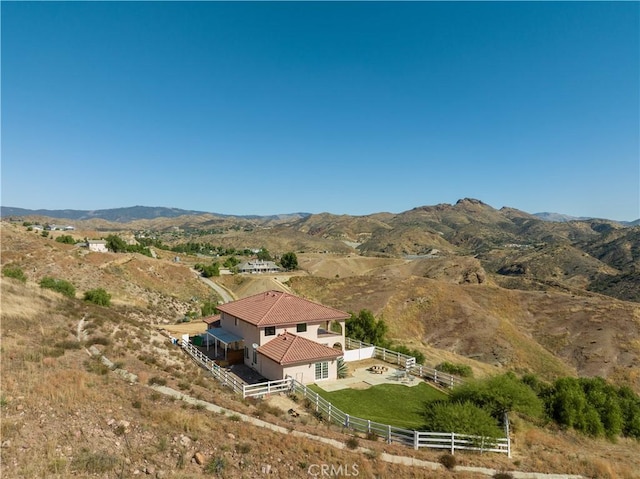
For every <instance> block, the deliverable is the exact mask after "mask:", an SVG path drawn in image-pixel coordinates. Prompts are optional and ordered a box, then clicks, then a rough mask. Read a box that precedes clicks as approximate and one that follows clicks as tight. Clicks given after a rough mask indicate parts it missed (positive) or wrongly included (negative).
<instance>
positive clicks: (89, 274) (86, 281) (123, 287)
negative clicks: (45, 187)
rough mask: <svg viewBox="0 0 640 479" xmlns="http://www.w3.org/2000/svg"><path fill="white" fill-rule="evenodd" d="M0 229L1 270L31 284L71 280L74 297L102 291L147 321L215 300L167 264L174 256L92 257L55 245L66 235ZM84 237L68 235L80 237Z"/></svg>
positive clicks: (184, 271)
mask: <svg viewBox="0 0 640 479" xmlns="http://www.w3.org/2000/svg"><path fill="white" fill-rule="evenodd" d="M0 228H1V229H0V232H1V234H2V265H3V266H5V265H8V264H11V265H14V266H18V267H20V268H21V269H22V270H23V271H24V272H25V274H26V276H27V278H28V279H29V280H30V281H33V282H36V283H37V282H39V281H40V280H41V279H42V278H43V277H45V276H50V277H53V278H56V279H63V280H66V281H70V282H71V283H72V284H73V285H74V286H75V287H76V294H77V296H78V297H81V296H82V295H83V293H84V292H85V291H87V290H90V289H95V288H104V289H105V290H106V291H107V292H108V293H109V294H111V296H112V302H113V303H114V304H117V305H128V306H134V307H135V308H136V309H143V310H145V311H146V313H148V314H149V317H150V318H152V319H150V320H151V321H152V322H158V323H159V322H167V321H170V322H173V321H175V320H177V319H179V318H181V317H183V316H184V314H185V313H186V312H187V311H190V310H193V309H198V307H199V306H198V303H196V302H194V301H193V300H192V299H193V298H198V299H199V300H204V299H207V298H212V299H214V300H217V297H216V296H215V293H214V292H213V291H212V290H211V289H210V288H208V287H206V286H204V285H203V284H202V283H201V282H200V281H199V280H198V278H197V277H196V275H195V274H194V273H193V272H192V271H190V269H189V268H188V267H187V266H185V265H183V264H181V263H174V262H173V261H172V258H174V256H175V255H173V254H169V253H165V252H162V255H161V257H160V258H159V259H153V258H149V257H147V256H144V255H140V254H133V253H131V254H129V253H117V254H116V253H95V252H89V251H88V250H87V249H86V248H81V247H79V246H77V245H68V244H63V243H58V242H56V241H55V239H54V238H55V237H57V236H60V235H62V234H69V233H66V232H65V233H62V232H52V234H51V235H50V237H48V238H43V237H42V236H41V235H40V234H39V233H37V232H29V231H26V229H25V228H24V227H23V226H21V225H16V224H9V223H6V222H1V223H0ZM86 233H87V232H86V231H75V232H73V233H72V235H73V236H74V237H76V238H77V239H82V238H83V237H85V236H87V234H86ZM89 237H91V236H89Z"/></svg>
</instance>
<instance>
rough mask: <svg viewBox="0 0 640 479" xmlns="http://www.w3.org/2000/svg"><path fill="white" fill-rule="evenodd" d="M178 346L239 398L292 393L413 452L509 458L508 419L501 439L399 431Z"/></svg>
mask: <svg viewBox="0 0 640 479" xmlns="http://www.w3.org/2000/svg"><path fill="white" fill-rule="evenodd" d="M351 341H353V340H351ZM180 344H181V346H182V349H184V351H185V352H187V353H188V354H189V355H190V356H191V357H192V358H193V359H194V360H195V361H196V362H197V363H198V364H200V365H201V366H202V367H204V368H205V369H207V370H208V371H210V372H211V374H213V376H214V377H215V378H216V379H217V380H219V381H220V382H221V383H222V384H224V385H225V386H228V387H230V388H231V389H232V390H233V391H234V392H236V393H238V394H240V395H242V397H243V398H247V397H258V398H262V397H266V396H268V395H270V394H280V393H289V394H291V393H295V394H297V395H299V396H302V398H303V400H304V401H306V402H307V405H308V406H309V408H310V409H312V410H314V411H315V413H316V415H317V416H318V418H319V419H323V420H327V421H330V422H333V423H336V424H339V425H341V426H343V427H344V428H347V429H351V430H354V431H358V432H362V433H366V434H375V435H376V436H379V437H382V438H384V439H385V440H386V441H387V442H388V443H391V442H397V443H400V444H404V445H406V446H410V447H413V448H414V449H419V448H421V447H427V448H431V449H443V450H447V451H449V452H450V453H451V454H454V453H455V451H461V450H467V451H479V452H497V453H503V454H507V455H508V456H509V457H511V441H510V439H509V433H508V418H507V421H506V431H505V437H501V438H490V437H481V436H469V435H464V434H456V433H441V432H423V431H412V430H409V429H402V428H398V427H395V426H391V425H388V424H381V423H377V422H373V421H370V420H368V419H362V418H359V417H355V416H351V415H349V414H347V413H345V412H343V411H341V410H340V409H338V408H336V407H335V406H333V405H332V404H331V403H330V402H329V401H327V400H326V399H324V398H323V397H322V396H320V395H319V394H318V393H316V392H315V391H312V390H311V389H309V388H308V387H306V386H305V385H304V384H302V383H300V382H298V381H296V380H295V379H293V378H286V379H281V380H279V381H268V382H264V383H259V384H247V383H245V382H244V381H242V380H240V379H239V378H238V377H236V376H235V375H233V374H230V373H228V372H227V371H226V370H225V369H224V368H221V367H220V366H218V365H217V364H216V363H214V362H213V361H211V360H210V359H209V358H208V357H207V356H205V355H204V354H202V352H201V351H200V350H199V349H198V348H196V347H195V346H193V345H192V344H190V343H189V341H188V340H186V339H183V340H182V341H181V343H180ZM347 344H349V338H347ZM363 344H364V343H363ZM378 349H381V350H382V349H384V348H376V354H378V352H377V350H378ZM385 351H388V350H384V351H382V353H381V354H382V355H383V357H386V358H392V356H389V355H386V353H385ZM391 353H393V354H394V355H400V356H402V358H401V357H400V356H397V357H396V359H397V360H398V361H402V362H398V363H397V364H403V363H405V358H408V357H409V356H405V355H402V354H400V353H396V352H394V351H391ZM394 357H395V356H394ZM385 360H388V359H385ZM419 368H421V366H414V367H412V368H411V373H412V374H416V372H418V373H420V374H421V373H422V371H421V370H420V369H419ZM432 371H435V370H432ZM436 373H437V371H436ZM438 374H444V373H438ZM445 376H448V375H445ZM456 379H457V378H456ZM434 380H435V379H434ZM445 384H449V382H448V381H447V382H446V383H445ZM451 384H453V382H451Z"/></svg>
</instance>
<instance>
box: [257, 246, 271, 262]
mask: <svg viewBox="0 0 640 479" xmlns="http://www.w3.org/2000/svg"><path fill="white" fill-rule="evenodd" d="M258 259H259V260H261V261H271V254H269V251H267V248H264V247H262V248H260V251H258Z"/></svg>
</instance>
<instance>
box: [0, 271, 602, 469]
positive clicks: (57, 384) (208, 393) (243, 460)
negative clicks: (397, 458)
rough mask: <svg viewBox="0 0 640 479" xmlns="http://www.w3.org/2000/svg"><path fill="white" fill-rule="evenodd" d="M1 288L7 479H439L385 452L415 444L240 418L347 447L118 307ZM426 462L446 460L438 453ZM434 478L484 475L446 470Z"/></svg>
mask: <svg viewBox="0 0 640 479" xmlns="http://www.w3.org/2000/svg"><path fill="white" fill-rule="evenodd" d="M1 286H2V291H1V292H2V322H1V328H0V333H1V335H2V363H1V369H0V372H1V379H2V393H1V398H0V414H1V443H2V447H1V449H0V460H1V474H2V477H3V479H11V478H20V479H22V478H37V477H42V478H44V477H46V478H70V477H97V478H105V479H107V478H120V477H122V478H126V477H135V476H136V475H141V477H153V478H180V479H186V478H194V477H225V478H242V477H275V478H306V477H309V475H308V468H309V466H310V465H311V464H315V463H318V464H336V466H337V465H338V464H349V465H351V464H357V465H358V470H359V471H360V474H362V475H363V477H374V476H376V475H377V476H383V477H391V476H397V477H407V478H410V477H413V478H420V477H436V473H429V472H428V471H427V470H424V469H420V468H410V467H406V466H401V465H392V464H389V463H386V462H383V461H380V460H378V459H377V458H376V457H377V454H379V452H381V450H382V448H383V447H384V448H385V449H386V450H387V451H388V452H391V453H395V454H398V453H399V452H409V451H410V450H407V449H406V448H401V447H399V446H389V447H385V446H384V444H383V443H381V442H380V443H373V442H371V443H370V446H371V447H373V448H374V449H377V450H378V451H379V452H377V453H373V454H369V455H365V454H362V453H357V452H353V451H350V450H349V449H347V448H345V449H344V450H340V449H336V448H333V447H331V446H327V445H325V444H322V443H320V442H317V441H312V440H307V439H304V438H301V437H292V436H290V435H287V434H277V433H274V432H272V431H269V430H267V429H263V428H260V427H256V426H253V425H250V424H247V423H245V422H244V421H241V420H240V416H239V415H238V414H246V415H248V416H250V417H258V418H263V419H265V420H268V421H270V422H272V423H275V424H279V425H281V426H282V427H283V428H284V429H285V430H294V429H295V430H297V431H300V432H305V431H306V432H308V433H310V434H318V435H321V436H323V437H326V438H334V439H336V440H337V441H338V442H340V443H344V441H346V439H347V438H348V436H345V435H343V434H342V433H341V432H340V428H337V427H333V426H327V425H325V424H322V423H319V422H318V421H316V420H315V419H313V418H312V417H310V416H308V415H304V416H303V417H300V418H292V417H291V416H289V415H287V414H286V412H285V411H283V410H282V409H279V408H277V407H276V406H273V405H270V404H269V403H268V402H255V401H241V400H239V399H238V398H237V396H235V395H233V394H232V393H231V392H230V390H228V389H225V388H222V387H221V386H219V385H218V383H217V382H216V381H214V380H213V379H212V378H210V377H208V376H207V374H206V373H205V371H204V370H202V369H200V368H198V367H196V366H195V364H194V363H193V362H191V361H190V360H189V359H187V357H186V356H185V355H184V353H183V352H182V351H181V350H180V348H177V347H175V346H172V345H171V343H170V342H169V341H168V340H167V338H166V337H163V336H162V335H160V334H159V333H158V332H157V331H156V330H155V329H154V328H149V327H148V326H146V325H145V324H144V323H142V322H138V321H132V320H130V319H129V318H127V316H125V315H123V314H121V312H119V311H117V309H118V308H115V310H114V309H112V308H109V309H105V308H99V307H93V306H91V305H87V304H83V303H82V302H81V301H79V300H70V299H66V298H64V297H62V296H61V295H59V294H57V293H53V292H50V291H46V290H42V289H40V288H39V287H38V286H36V285H33V284H27V285H23V284H21V283H20V282H18V281H16V280H11V279H6V278H3V279H2V281H1ZM81 320H82V322H81ZM79 338H80V340H79ZM91 345H94V346H96V347H98V348H99V349H100V350H101V351H102V352H103V353H104V354H105V356H106V357H108V358H109V359H110V360H111V361H113V362H114V363H115V367H117V368H120V369H123V370H126V371H128V372H130V373H133V374H135V375H136V376H137V380H134V381H129V380H125V379H123V378H122V377H120V375H119V374H118V373H117V372H115V371H112V370H110V369H109V368H108V367H106V366H105V365H104V364H102V363H101V362H100V361H99V360H97V359H95V358H92V357H91V356H90V355H89V354H88V353H87V350H86V349H85V347H89V346H91ZM165 382H166V384H167V386H170V387H172V388H173V389H175V390H176V391H179V392H180V393H181V394H184V395H187V396H190V397H193V398H198V399H200V400H204V401H207V402H211V403H215V404H216V405H218V406H222V407H225V408H230V409H233V411H237V414H236V413H234V412H231V413H226V414H219V413H215V412H209V411H207V410H205V409H204V408H203V407H200V406H197V405H195V406H194V405H189V404H188V403H185V402H182V401H180V400H176V399H174V398H172V397H168V396H165V395H163V394H160V393H159V392H156V391H155V390H153V389H152V388H150V387H149V384H150V383H157V384H162V383H165ZM366 442H370V441H364V440H362V444H363V445H364V443H366ZM196 453H198V454H199V455H201V457H202V459H203V461H204V462H203V464H202V465H199V464H197V463H196V462H195V460H194V459H193V458H194V456H195V454H196ZM421 457H422V458H423V459H429V460H434V461H437V455H435V454H431V455H428V454H427V455H425V454H421ZM495 460H496V461H497V464H502V463H505V462H504V458H497V459H495ZM505 464H506V463H505ZM595 466H597V465H596V464H594V466H593V467H595ZM265 471H267V472H265ZM437 477H451V478H454V477H460V478H473V477H481V476H477V475H473V474H451V473H447V472H445V471H442V472H440V473H438V474H437Z"/></svg>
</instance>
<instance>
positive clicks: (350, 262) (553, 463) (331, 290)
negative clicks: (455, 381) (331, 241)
mask: <svg viewBox="0 0 640 479" xmlns="http://www.w3.org/2000/svg"><path fill="white" fill-rule="evenodd" d="M0 228H2V229H1V230H0V232H1V234H2V265H3V266H5V265H7V264H12V265H19V266H20V267H21V268H22V269H23V270H24V271H25V273H26V274H27V277H28V280H27V283H26V284H24V285H23V284H22V283H20V282H17V281H16V280H12V279H7V278H3V279H2V296H1V298H2V321H1V334H2V346H3V353H2V355H3V361H2V365H1V367H2V394H3V397H2V441H3V448H2V449H1V452H2V464H3V477H5V476H6V477H42V476H45V475H50V476H51V477H70V476H71V475H76V476H77V475H80V476H83V475H84V476H86V475H89V473H91V472H95V474H94V475H95V477H113V475H114V474H116V472H114V471H124V472H122V474H124V476H123V477H126V476H130V475H133V474H135V473H136V471H139V472H140V473H143V472H144V471H145V470H146V471H147V472H149V471H151V472H150V474H153V473H160V476H158V477H199V476H200V475H203V474H204V472H203V466H200V465H197V464H196V463H195V462H193V461H192V459H191V458H192V457H193V454H194V453H195V452H198V451H199V452H202V453H203V455H204V457H205V458H206V459H207V461H214V460H219V462H218V464H225V466H224V477H243V476H247V475H248V476H249V477H255V476H256V475H257V476H260V474H261V471H262V467H263V466H264V465H270V466H271V470H272V471H277V472H272V475H275V477H307V473H306V470H303V468H301V466H300V465H299V464H300V459H299V458H300V454H302V455H309V454H311V455H312V457H313V458H314V460H315V458H318V460H322V461H334V460H339V461H357V462H358V464H359V465H360V467H361V470H362V471H367V474H369V475H368V476H367V477H371V476H373V475H374V474H379V475H382V476H383V477H389V476H391V475H397V476H398V477H430V475H429V473H428V472H427V471H425V470H423V469H417V468H406V467H403V466H400V465H390V464H388V463H385V462H384V461H380V460H379V459H378V458H376V456H375V454H374V455H371V456H367V455H363V454H355V455H354V453H350V452H349V451H346V450H345V451H340V450H334V449H331V448H329V447H328V446H326V445H318V444H316V443H313V442H307V441H305V440H301V439H300V438H296V439H293V438H290V437H280V436H274V435H273V434H274V433H271V432H267V431H265V430H263V429H260V428H255V427H253V426H250V425H248V424H246V423H244V422H241V421H237V420H235V419H231V416H230V415H227V416H226V417H222V418H221V417H220V416H219V415H215V414H212V413H208V412H206V411H204V410H203V409H202V408H196V407H193V406H187V405H180V406H179V407H178V404H179V403H176V402H175V401H174V400H171V399H169V398H166V397H164V396H162V395H160V394H159V393H157V392H156V391H154V390H152V389H150V388H149V387H148V384H149V380H150V379H151V378H161V379H162V380H166V381H167V384H168V385H170V386H172V387H173V388H174V389H176V390H178V391H181V392H182V393H183V394H188V395H190V396H194V397H198V398H202V399H205V400H208V401H212V402H214V403H215V404H217V405H221V406H223V407H229V408H236V410H238V411H239V412H246V413H247V414H249V415H253V416H255V415H259V416H260V417H265V418H269V420H271V421H274V422H276V423H280V424H282V425H284V426H285V427H287V428H291V427H292V426H293V427H294V428H295V429H296V430H305V431H308V432H310V433H312V434H320V435H322V436H325V437H335V438H337V439H338V440H342V441H344V436H343V435H342V434H341V432H340V430H339V429H335V428H328V429H323V428H325V426H323V425H320V424H317V423H314V422H311V421H309V420H305V422H304V423H303V422H301V423H296V424H295V425H292V423H291V420H292V418H290V417H288V416H287V415H286V414H284V413H282V412H278V410H277V409H270V408H269V407H267V406H265V405H260V404H255V405H254V404H251V403H242V402H238V401H237V400H236V398H235V397H234V396H232V395H231V394H230V393H229V392H228V391H226V390H223V389H220V387H219V386H217V384H216V383H215V382H214V381H212V380H211V379H209V378H207V377H206V375H205V374H204V372H203V371H202V370H199V369H198V368H196V367H195V366H194V365H193V363H191V362H190V361H188V360H185V358H184V357H183V356H182V354H181V352H180V351H179V350H176V349H172V347H171V345H170V343H169V342H168V341H167V339H166V337H164V336H163V335H162V334H161V329H162V328H163V327H164V326H166V325H168V324H171V323H175V322H176V321H177V320H179V319H181V317H182V316H183V315H184V314H185V313H186V312H188V311H193V310H197V308H198V306H199V304H201V302H202V301H203V299H204V298H207V299H212V300H216V299H217V298H216V296H215V294H214V293H213V291H212V290H210V289H208V288H205V287H204V286H203V284H202V283H201V282H200V281H198V280H197V278H196V277H195V275H194V274H193V272H192V271H191V270H190V268H189V263H190V261H193V260H192V259H190V258H189V257H185V256H180V257H181V258H182V259H181V261H180V262H175V261H173V259H174V257H175V256H176V255H175V254H174V253H171V254H166V253H163V252H162V251H158V253H159V258H158V259H153V258H148V257H146V256H141V255H137V254H114V253H88V252H86V250H83V249H81V248H79V247H77V246H74V245H65V244H61V243H57V242H56V241H55V240H54V239H52V238H51V237H52V236H53V237H55V236H57V235H59V234H62V232H51V234H50V237H48V238H44V237H43V236H42V235H41V234H38V233H36V232H35V231H27V228H25V227H24V226H22V225H21V224H8V223H6V222H3V223H1V226H0ZM65 234H66V233H65ZM73 234H74V235H76V236H78V237H79V238H82V237H84V236H85V235H90V234H92V233H91V232H90V231H88V230H87V231H83V230H76V231H75V232H73ZM299 258H300V266H301V270H300V271H298V272H295V273H294V274H286V275H285V274H279V275H274V276H272V277H266V276H260V277H255V276H232V275H229V276H225V277H221V278H219V281H221V282H223V283H224V285H225V286H226V287H227V288H228V289H230V290H231V291H232V292H233V293H234V294H235V295H236V297H244V296H248V295H250V294H254V293H255V292H257V291H259V290H265V289H273V288H276V289H277V288H279V286H278V285H281V286H280V287H281V288H282V289H287V290H291V291H293V292H294V293H296V294H300V295H303V296H305V297H309V298H311V299H315V300H318V301H321V302H323V303H324V304H327V305H329V306H334V307H338V308H341V309H343V310H353V311H358V310H359V309H362V308H367V309H371V310H372V311H373V312H374V313H376V315H379V316H380V317H383V318H384V319H385V321H387V322H388V324H389V326H390V335H391V337H392V339H393V340H395V341H398V342H401V343H403V344H406V345H409V346H410V347H416V348H419V349H420V350H422V351H424V352H425V355H426V357H427V362H428V363H429V364H432V365H435V364H438V363H439V362H440V361H443V360H447V361H452V362H456V363H464V364H469V365H471V366H472V367H473V369H474V371H475V372H476V375H478V376H482V375H485V374H492V373H494V372H497V371H502V370H505V369H514V370H516V371H520V372H524V371H533V372H535V373H536V374H538V375H539V376H541V377H544V378H551V377H555V376H557V375H565V374H567V375H572V374H584V375H591V374H601V375H603V376H605V377H608V378H609V379H611V380H613V381H616V382H617V383H620V384H630V385H632V386H633V387H634V388H635V389H636V391H637V390H638V374H637V372H638V371H639V370H640V365H639V362H638V358H639V357H640V351H639V349H640V343H638V337H640V332H639V330H638V323H639V322H640V312H639V310H638V306H637V304H636V303H631V302H624V301H617V300H613V299H611V298H609V297H606V296H603V295H596V294H590V293H586V292H584V291H583V292H582V293H581V294H575V293H566V292H553V291H548V292H542V291H517V290H506V289H504V288H501V287H500V286H498V285H497V284H496V283H495V282H494V281H493V280H492V278H491V276H490V275H487V277H486V278H484V279H483V280H482V281H480V278H481V277H482V273H483V272H484V270H483V269H482V266H481V264H480V261H479V260H478V259H474V258H471V257H453V258H449V257H439V258H419V259H415V260H409V259H403V258H376V257H364V256H358V255H357V254H347V255H340V254H328V253H300V254H299ZM47 275H51V276H54V277H57V278H63V279H67V280H69V281H72V282H73V283H74V284H75V285H76V287H77V293H76V296H77V299H66V298H64V297H62V296H60V295H59V294H56V293H53V292H51V291H48V290H43V289H41V288H40V287H38V286H37V282H38V281H39V280H40V279H41V278H42V277H44V276H47ZM470 279H473V281H471V280H470ZM96 287H105V288H106V289H107V290H108V291H109V292H110V293H111V294H112V295H113V305H112V306H111V307H110V308H100V307H97V306H93V305H90V304H88V303H86V302H83V301H82V300H81V299H80V298H81V296H82V293H83V291H85V290H87V289H91V288H96ZM196 301H197V302H196ZM26 345H30V347H25V346H26ZM90 345H94V346H97V347H99V348H100V350H102V351H103V352H104V353H105V355H106V356H107V357H109V358H110V359H111V360H112V361H114V362H116V364H117V365H118V366H119V367H121V368H123V369H126V370H127V371H130V372H132V373H134V374H135V375H137V376H138V381H137V382H136V383H133V384H129V383H128V382H126V381H122V379H119V377H118V375H117V374H115V373H113V372H109V371H108V370H106V369H105V368H104V367H102V366H101V365H100V364H99V363H97V362H96V361H94V360H91V359H90V358H89V356H88V355H87V353H86V352H85V350H84V348H85V347H89V346H90ZM514 428H515V430H514V441H515V444H516V451H517V454H516V455H515V456H514V458H513V459H512V461H511V462H510V461H508V460H507V459H506V458H503V457H495V456H491V455H489V456H474V455H461V456H460V459H459V460H460V461H461V463H462V464H465V465H475V466H484V467H493V468H503V467H504V468H509V469H513V468H514V467H516V466H517V467H518V468H519V469H521V470H535V471H540V472H566V473H574V474H584V475H585V476H587V477H608V478H617V477H620V478H626V477H636V476H635V474H634V471H637V470H640V464H639V463H638V462H637V455H636V454H635V452H637V443H634V442H629V441H626V440H623V441H621V442H619V443H618V444H616V445H614V444H611V443H608V442H605V441H592V440H589V439H586V438H584V437H580V436H578V435H575V434H572V433H568V432H562V431H554V430H544V429H537V428H534V429H531V426H530V425H525V424H524V423H520V422H519V421H518V420H517V418H514ZM518 428H520V429H518ZM43 438H44V439H43ZM78 439H81V441H79V440H78ZM362 443H363V444H364V443H365V441H364V439H362ZM366 445H367V447H374V448H377V449H379V450H382V449H384V450H385V451H387V452H392V453H396V454H411V455H414V456H415V457H419V458H423V459H426V460H432V461H436V462H437V457H438V454H437V453H435V452H429V451H422V450H421V451H418V452H415V453H414V451H412V450H408V449H407V448H402V447H400V446H397V445H392V446H390V445H386V444H382V443H378V444H376V443H371V444H369V441H366ZM25 450H28V451H29V454H28V455H25V454H24V452H23V451H25ZM567 458H569V459H567ZM306 463H307V464H308V463H309V460H306ZM101 468H104V469H101ZM154 471H155V472H154ZM118 473H119V472H118ZM447 474H449V475H450V477H461V478H463V477H467V478H468V477H475V476H474V475H473V474H471V473H456V474H453V473H445V472H443V471H439V472H438V473H437V475H436V477H447ZM480 477H482V476H480Z"/></svg>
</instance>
